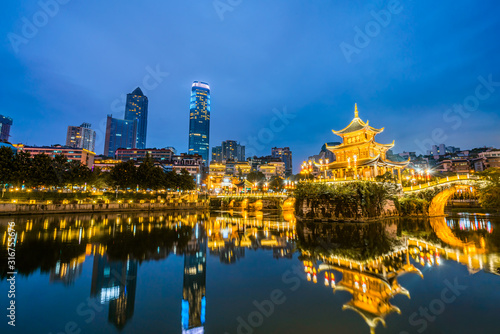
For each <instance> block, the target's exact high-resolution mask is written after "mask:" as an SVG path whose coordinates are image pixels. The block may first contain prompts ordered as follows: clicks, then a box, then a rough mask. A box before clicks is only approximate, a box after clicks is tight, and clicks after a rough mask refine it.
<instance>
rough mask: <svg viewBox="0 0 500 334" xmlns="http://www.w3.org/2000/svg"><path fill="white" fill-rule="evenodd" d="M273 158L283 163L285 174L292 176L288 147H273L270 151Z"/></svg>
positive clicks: (290, 156)
mask: <svg viewBox="0 0 500 334" xmlns="http://www.w3.org/2000/svg"><path fill="white" fill-rule="evenodd" d="M271 155H272V157H273V158H279V159H281V161H283V162H284V163H285V174H286V175H292V174H293V173H292V172H293V170H292V151H290V148H289V147H273V148H272V149H271Z"/></svg>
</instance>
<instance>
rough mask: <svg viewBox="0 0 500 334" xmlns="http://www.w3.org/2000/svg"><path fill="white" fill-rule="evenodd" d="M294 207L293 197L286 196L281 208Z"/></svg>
mask: <svg viewBox="0 0 500 334" xmlns="http://www.w3.org/2000/svg"><path fill="white" fill-rule="evenodd" d="M294 208H295V197H288V198H287V199H286V200H285V201H284V202H283V205H282V209H283V210H293V209H294Z"/></svg>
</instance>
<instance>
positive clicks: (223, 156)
mask: <svg viewBox="0 0 500 334" xmlns="http://www.w3.org/2000/svg"><path fill="white" fill-rule="evenodd" d="M212 161H216V162H224V161H245V146H242V145H240V144H238V143H237V142H236V141H234V140H226V141H223V142H222V145H221V146H216V147H213V148H212Z"/></svg>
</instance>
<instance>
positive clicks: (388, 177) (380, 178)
mask: <svg viewBox="0 0 500 334" xmlns="http://www.w3.org/2000/svg"><path fill="white" fill-rule="evenodd" d="M375 180H376V181H377V182H395V181H396V177H395V176H394V175H393V174H392V173H391V172H385V174H382V175H377V176H375Z"/></svg>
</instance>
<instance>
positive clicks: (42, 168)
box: [29, 153, 59, 187]
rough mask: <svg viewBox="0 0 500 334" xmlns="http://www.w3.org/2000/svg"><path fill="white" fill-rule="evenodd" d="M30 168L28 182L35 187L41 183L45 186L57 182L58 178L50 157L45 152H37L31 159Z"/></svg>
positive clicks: (53, 184)
mask: <svg viewBox="0 0 500 334" xmlns="http://www.w3.org/2000/svg"><path fill="white" fill-rule="evenodd" d="M31 162H32V166H31V167H32V168H31V174H30V176H31V177H30V178H29V180H30V183H31V185H33V186H35V187H40V186H42V185H44V186H46V187H51V186H55V185H57V184H58V182H59V181H58V178H57V175H56V172H55V169H54V166H53V164H52V159H51V158H50V157H49V156H48V155H47V154H45V153H42V154H37V155H35V156H34V157H33V159H31Z"/></svg>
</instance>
